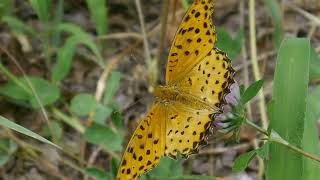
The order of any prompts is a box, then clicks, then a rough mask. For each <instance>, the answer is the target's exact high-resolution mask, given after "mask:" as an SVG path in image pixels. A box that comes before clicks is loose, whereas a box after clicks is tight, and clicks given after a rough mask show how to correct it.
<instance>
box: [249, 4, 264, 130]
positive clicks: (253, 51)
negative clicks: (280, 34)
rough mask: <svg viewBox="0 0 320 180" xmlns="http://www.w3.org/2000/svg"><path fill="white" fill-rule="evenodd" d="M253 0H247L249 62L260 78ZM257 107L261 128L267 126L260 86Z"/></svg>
mask: <svg viewBox="0 0 320 180" xmlns="http://www.w3.org/2000/svg"><path fill="white" fill-rule="evenodd" d="M255 17H256V14H255V0H250V1H249V27H250V47H251V48H250V49H251V63H252V68H253V74H254V78H255V80H260V79H261V76H260V71H259V66H258V61H257V45H256V41H257V40H256V25H255ZM258 95H259V98H260V102H259V109H260V114H261V121H262V126H263V128H267V127H268V121H267V113H266V107H265V100H264V93H263V89H262V88H261V90H260V92H259V94H258Z"/></svg>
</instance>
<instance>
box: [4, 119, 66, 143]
mask: <svg viewBox="0 0 320 180" xmlns="http://www.w3.org/2000/svg"><path fill="white" fill-rule="evenodd" d="M0 125H1V126H4V127H7V128H10V129H12V130H15V131H17V132H19V133H21V134H24V135H27V136H30V137H32V138H34V139H37V140H39V141H41V142H43V143H46V144H50V145H52V146H54V147H56V148H59V149H61V148H60V147H59V146H58V145H55V144H53V143H52V142H50V141H48V140H47V139H45V138H43V137H41V136H40V135H38V134H36V133H34V132H32V131H30V130H29V129H26V128H24V127H22V126H20V125H19V124H16V123H14V122H12V121H10V120H8V119H6V118H4V117H2V116H0Z"/></svg>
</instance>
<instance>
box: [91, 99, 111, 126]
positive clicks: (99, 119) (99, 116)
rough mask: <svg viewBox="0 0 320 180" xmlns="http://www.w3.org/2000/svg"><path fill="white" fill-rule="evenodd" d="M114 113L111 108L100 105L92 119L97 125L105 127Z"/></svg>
mask: <svg viewBox="0 0 320 180" xmlns="http://www.w3.org/2000/svg"><path fill="white" fill-rule="evenodd" d="M112 111H113V110H112V109H111V108H110V107H106V106H103V105H101V104H98V107H97V108H96V110H95V112H94V114H93V116H92V119H93V121H94V122H96V123H97V124H101V125H104V124H105V123H106V119H107V118H108V117H109V116H110V115H111V113H112Z"/></svg>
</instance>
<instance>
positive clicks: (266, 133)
mask: <svg viewBox="0 0 320 180" xmlns="http://www.w3.org/2000/svg"><path fill="white" fill-rule="evenodd" d="M244 123H245V124H247V125H249V126H251V127H253V128H254V129H256V130H257V131H259V132H261V133H262V134H264V135H266V136H268V137H269V133H268V131H267V130H265V129H263V128H262V127H260V126H258V125H256V124H254V123H253V122H251V121H250V120H248V119H246V120H245V122H244Z"/></svg>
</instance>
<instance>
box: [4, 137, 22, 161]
mask: <svg viewBox="0 0 320 180" xmlns="http://www.w3.org/2000/svg"><path fill="white" fill-rule="evenodd" d="M17 149H18V145H17V144H16V143H14V142H13V141H12V140H10V139H2V138H1V139H0V167H2V166H3V165H5V164H6V163H7V162H8V161H9V159H10V157H11V155H12V154H13V153H14V152H15V151H16V150H17Z"/></svg>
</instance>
